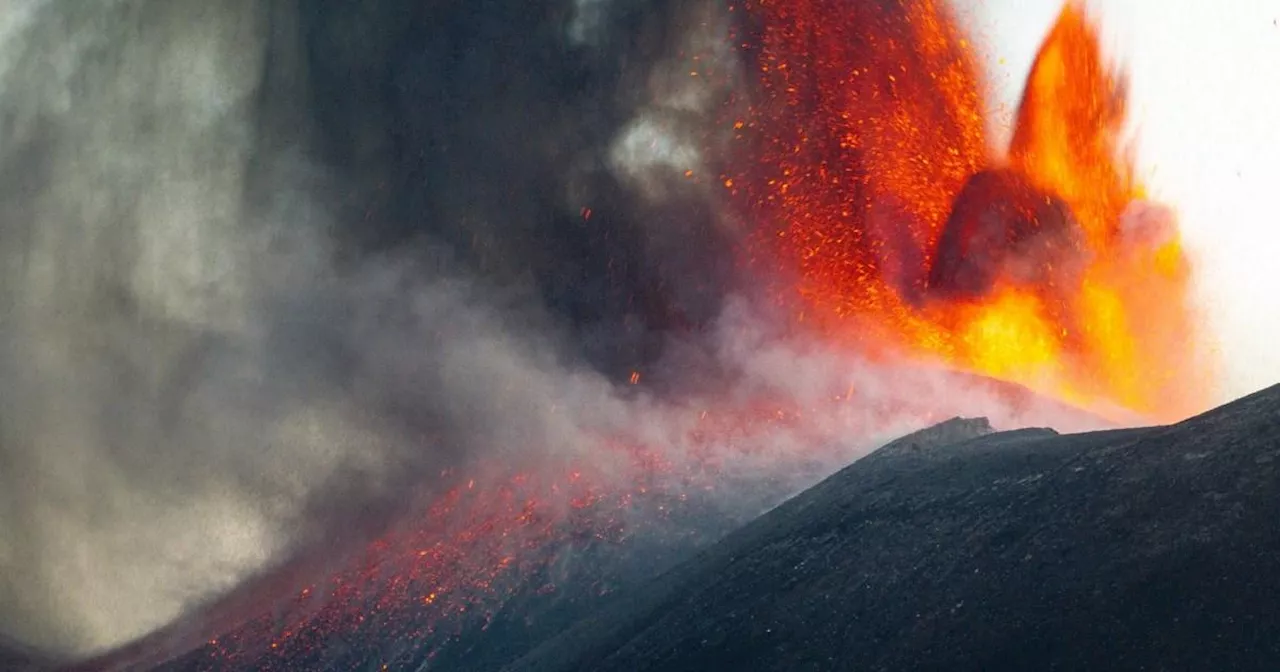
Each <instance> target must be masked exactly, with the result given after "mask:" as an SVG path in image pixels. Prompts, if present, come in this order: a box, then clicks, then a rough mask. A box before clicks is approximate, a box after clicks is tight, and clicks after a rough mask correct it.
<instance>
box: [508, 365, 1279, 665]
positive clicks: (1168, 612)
mask: <svg viewBox="0 0 1280 672" xmlns="http://www.w3.org/2000/svg"><path fill="white" fill-rule="evenodd" d="M988 432H989V428H987V427H986V425H985V423H982V422H978V421H951V422H950V423H945V424H944V425H943V426H940V427H938V428H934V429H932V430H926V432H925V433H920V434H915V435H912V436H909V437H904V438H903V439H901V440H898V441H895V442H894V443H892V444H890V445H888V446H886V447H885V448H883V449H881V450H880V451H878V452H876V453H874V454H872V455H871V456H869V457H867V458H865V459H863V460H861V461H859V462H857V463H855V464H854V465H852V466H850V467H848V468H846V469H844V470H843V471H841V472H839V473H837V474H836V475H834V476H832V477H831V478H829V479H827V480H826V481H824V482H822V483H820V484H819V485H817V486H815V487H814V488H812V489H810V490H808V491H806V492H805V493H803V494H801V495H799V496H797V497H795V498H794V499H792V500H790V501H788V502H786V503H784V504H783V505H781V506H779V507H778V508H776V509H775V510H773V511H772V512H770V513H768V514H766V515H764V516H763V517H761V518H759V519H757V520H756V521H754V522H753V523H751V524H749V525H747V526H746V527H744V528H742V529H740V530H739V531H737V532H735V533H733V534H731V535H730V536H729V537H727V538H726V539H724V540H723V541H722V542H720V543H719V544H717V545H716V546H714V547H712V548H711V549H709V550H707V551H705V552H703V553H702V554H700V555H699V556H698V557H697V558H695V559H694V560H692V561H689V562H687V563H684V564H682V565H681V566H679V567H677V568H676V569H674V570H672V571H670V572H667V573H666V574H664V575H663V576H661V577H659V578H658V579H656V580H655V581H653V582H651V583H650V584H649V585H646V586H645V587H644V588H643V589H641V590H638V591H635V592H633V593H632V594H630V595H629V596H627V597H626V599H624V600H621V601H620V602H619V603H617V604H615V605H614V606H613V607H612V608H611V609H609V610H607V611H605V612H603V613H600V614H598V615H597V616H595V617H593V618H590V619H588V620H586V621H583V622H581V623H579V624H578V625H577V626H575V627H574V628H573V629H571V630H569V631H567V632H565V633H564V634H563V635H561V636H560V637H558V638H557V639H555V640H552V641H551V642H548V643H547V644H545V645H543V646H542V647H540V648H539V649H537V650H535V651H534V652H533V653H532V654H530V655H528V656H526V657H525V658H523V659H522V660H521V661H519V662H518V663H517V664H515V665H513V666H510V667H509V668H508V669H510V670H512V671H513V672H517V671H518V672H526V671H527V672H532V671H535V670H536V671H539V672H542V671H551V670H712V669H716V670H720V669H723V670H827V669H842V670H844V669H856V670H948V671H954V670H1077V669H1135V670H1136V669H1146V670H1174V669H1177V670H1188V669H1204V670H1227V669H1230V670H1274V669H1277V668H1278V667H1280V618H1277V617H1276V614H1277V613H1280V524H1278V523H1277V518H1278V517H1280V473H1278V472H1277V465H1278V464H1280V387H1276V388H1272V389H1270V390H1267V391H1264V392H1260V393H1258V394H1255V395H1253V396H1250V397H1247V398H1245V399H1242V400H1240V401H1237V402H1234V403H1232V404H1229V405H1227V406H1224V407H1222V408H1219V409H1217V410H1214V411H1211V412H1209V413H1206V414H1204V415H1202V416H1199V417H1196V418H1193V419H1191V420H1188V421H1185V422H1183V423H1180V424H1177V425H1173V426H1169V427H1155V428H1145V429H1130V430H1117V431H1107V432H1096V433H1090V434H1079V435H1067V436H1059V435H1057V434H1056V433H1054V432H1052V431H1049V430H1022V431H1016V432H1003V433H988Z"/></svg>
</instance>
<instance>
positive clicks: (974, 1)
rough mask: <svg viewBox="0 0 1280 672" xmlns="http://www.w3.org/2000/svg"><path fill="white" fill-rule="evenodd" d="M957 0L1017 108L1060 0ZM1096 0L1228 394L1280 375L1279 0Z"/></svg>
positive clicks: (1001, 95)
mask: <svg viewBox="0 0 1280 672" xmlns="http://www.w3.org/2000/svg"><path fill="white" fill-rule="evenodd" d="M957 4H958V6H959V7H960V8H961V12H962V13H966V18H967V19H968V20H969V22H970V24H971V26H972V30H973V31H974V33H975V36H976V37H977V38H979V39H978V41H979V42H980V43H981V44H982V45H983V48H984V49H985V52H986V53H985V59H986V61H987V63H986V65H987V73H988V76H989V78H990V81H989V84H990V85H991V86H992V88H993V89H994V94H995V95H996V98H997V108H998V109H997V110H996V113H997V114H998V115H1004V116H1006V117H1007V116H1009V115H1011V113H1012V111H1013V109H1014V108H1015V107H1016V105H1017V100H1018V97H1019V96H1020V94H1021V90H1022V82H1023V78H1024V77H1025V76H1026V73H1027V71H1028V70H1029V69H1030V67H1031V61H1032V59H1033V58H1034V56H1035V51H1036V49H1037V48H1038V47H1039V44H1040V41H1041V39H1042V38H1043V37H1044V35H1045V34H1046V33H1047V32H1048V30H1049V27H1050V26H1051V24H1052V23H1053V20H1054V19H1055V18H1056V16H1057V14H1058V12H1059V10H1060V9H1061V7H1062V0H960V2H958V3H957ZM1086 6H1087V7H1088V8H1089V11H1090V14H1091V15H1092V16H1093V17H1094V18H1095V19H1096V20H1097V21H1098V22H1099V24H1100V25H1101V27H1102V32H1103V35H1104V48H1106V49H1107V50H1108V53H1109V55H1110V56H1111V57H1113V58H1115V59H1116V61H1117V62H1119V63H1121V64H1122V65H1124V66H1125V67H1126V69H1127V70H1128V72H1129V74H1130V80H1131V81H1130V93H1131V101H1130V103H1131V111H1130V114H1131V117H1132V118H1131V122H1132V132H1133V134H1134V135H1133V137H1134V139H1135V140H1136V143H1137V159H1138V166H1137V168H1138V170H1139V173H1140V174H1141V175H1142V176H1143V177H1144V178H1145V181H1146V184H1147V186H1148V188H1149V191H1150V192H1151V194H1152V196H1153V197H1154V198H1155V199H1156V200H1159V201H1161V202H1163V203H1165V204H1167V205H1170V206H1172V207H1174V208H1175V209H1176V210H1177V212H1178V214H1179V217H1180V220H1181V226H1182V232H1183V236H1184V240H1185V242H1186V245H1187V248H1188V250H1189V252H1190V253H1191V255H1192V258H1193V260H1194V262H1195V264H1196V269H1197V283H1198V284H1197V289H1198V301H1199V303H1200V306H1199V307H1200V309H1201V310H1202V311H1203V312H1204V314H1205V316H1206V319H1207V320H1208V322H1209V324H1210V330H1211V333H1212V335H1213V338H1214V340H1215V342H1216V347H1217V348H1218V349H1219V350H1220V357H1221V361H1222V363H1223V372H1222V380H1221V381H1220V385H1221V388H1220V393H1219V394H1220V397H1221V400H1222V401H1226V400H1228V399H1232V398H1236V397H1239V396H1241V395H1244V394H1248V393H1249V392H1252V391H1255V390H1258V389H1261V388H1263V387H1267V386H1270V385H1272V384H1276V383H1280V207H1278V206H1277V202H1278V201H1280V0H1231V1H1230V2H1213V1H1212V0H1090V1H1089V2H1087V3H1086ZM1228 7H1229V9H1225V8H1228Z"/></svg>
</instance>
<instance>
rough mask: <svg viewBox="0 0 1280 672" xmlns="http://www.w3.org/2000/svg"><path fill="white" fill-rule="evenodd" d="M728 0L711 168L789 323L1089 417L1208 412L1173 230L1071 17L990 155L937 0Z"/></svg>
mask: <svg viewBox="0 0 1280 672" xmlns="http://www.w3.org/2000/svg"><path fill="white" fill-rule="evenodd" d="M743 8H744V9H746V10H747V11H748V12H749V14H750V16H751V17H752V18H753V19H754V20H755V24H754V25H755V26H756V28H755V31H754V34H750V35H746V36H744V37H743V38H742V39H741V40H740V42H741V43H742V45H743V47H744V48H745V49H747V50H749V51H750V52H751V53H752V55H753V57H754V63H755V64H756V68H757V70H758V72H757V75H758V83H759V94H760V95H758V96H757V97H756V98H755V99H754V102H753V104H752V106H751V107H750V109H749V110H748V111H747V112H746V114H745V117H744V118H741V119H738V120H736V123H735V127H736V128H738V129H739V135H738V139H739V144H740V147H741V148H742V155H741V160H739V161H738V162H737V164H736V168H735V169H734V171H733V172H732V173H731V174H728V175H726V176H725V181H726V185H727V186H728V187H729V189H730V191H731V193H732V194H733V195H734V196H735V197H737V198H738V199H739V202H741V203H743V204H745V205H746V206H747V208H748V212H749V217H750V219H751V220H752V222H753V225H754V226H753V234H752V237H751V240H750V242H749V244H748V246H747V249H748V252H749V257H750V259H749V263H752V264H763V265H765V266H767V267H769V269H770V270H772V271H778V270H779V266H781V270H782V271H784V275H786V277H788V278H791V279H790V280H787V281H786V282H784V283H781V287H780V292H779V296H780V298H781V299H783V300H784V301H788V302H791V303H794V304H795V305H797V306H798V308H796V313H795V314H796V317H797V321H798V322H799V323H803V324H806V325H809V326H810V327H812V328H815V329H818V330H821V331H824V332H827V333H829V334H832V335H834V336H835V337H838V338H845V339H849V340H851V341H853V344H854V346H855V347H858V348H860V349H862V350H864V351H866V352H869V353H876V354H882V355H884V356H895V357H903V356H905V357H908V358H914V359H935V360H936V359H941V360H942V361H943V362H945V363H947V364H949V365H950V366H953V367H957V368H961V369H965V370H970V371H974V372H977V373H982V374H986V375H991V376H995V377H999V378H1002V379H1005V380H1010V381H1014V382H1018V383H1022V384H1024V385H1027V386H1029V387H1031V388H1033V389H1036V390H1038V391H1041V392H1045V393H1049V394H1053V395H1055V396H1057V397H1059V398H1062V399H1065V400H1067V401H1070V402H1073V403H1075V404H1078V405H1081V406H1085V407H1088V408H1091V409H1094V410H1097V411H1100V412H1103V413H1105V412H1107V409H1116V408H1119V409H1124V410H1125V411H1127V412H1128V413H1137V414H1139V415H1141V416H1144V417H1146V418H1148V419H1151V420H1173V419H1179V418H1181V417H1185V416H1187V415H1189V414H1191V413H1194V412H1197V411H1199V410H1202V409H1203V408H1205V407H1207V406H1208V405H1209V404H1210V402H1211V401H1212V396H1211V395H1212V387H1211V383H1212V376H1211V375H1210V372H1211V367H1210V366H1209V364H1208V362H1207V359H1206V357H1205V354H1204V353H1203V352H1201V350H1200V348H1198V347H1197V344H1198V343H1199V340H1200V339H1198V337H1197V335H1196V331H1197V329H1196V327H1197V324H1196V319H1195V315H1194V313H1193V311H1192V309H1191V307H1190V302H1189V300H1188V299H1189V287H1190V269H1189V265H1188V263H1187V259H1186V256H1185V254H1184V252H1183V250H1182V247H1181V244H1180V242H1179V237H1178V233H1177V226H1176V222H1175V221H1174V219H1173V217H1172V216H1171V215H1169V214H1168V212H1167V211H1166V210H1164V209H1161V208H1159V207H1158V206H1155V205H1153V204H1149V203H1147V202H1146V201H1145V193H1144V189H1143V186H1142V185H1141V184H1140V183H1139V181H1138V179H1137V178H1136V177H1135V175H1134V169H1133V166H1132V161H1131V158H1130V156H1129V155H1128V154H1127V153H1126V152H1125V151H1124V147H1123V146H1122V138H1121V128H1122V125H1123V123H1124V121H1125V112H1126V92H1125V86H1124V81H1123V78H1122V77H1121V76H1120V74H1119V73H1118V72H1116V71H1115V70H1114V69H1113V68H1111V67H1110V66H1109V64H1108V63H1107V62H1106V60H1105V59H1104V58H1103V55H1102V53H1101V50H1100V48H1099V43H1098V35H1097V32H1096V29H1095V27H1094V25H1093V24H1092V23H1091V22H1090V20H1089V19H1088V17H1087V16H1086V15H1085V14H1084V11H1083V9H1082V8H1080V7H1079V6H1077V5H1076V4H1073V3H1072V4H1068V5H1067V6H1066V7H1065V8H1064V9H1063V11H1062V13H1061V15H1060V16H1059V19H1058V22H1057V24H1056V26H1055V27H1054V28H1053V30H1052V31H1051V32H1050V34H1049V35H1048V37H1047V38H1046V40H1045V42H1044V44H1043V46H1042V48H1041V50H1040V52H1039V54H1038V56H1037V58H1036V61H1035V65H1034V66H1033V68H1032V71H1031V73H1030V76H1029V77H1028V80H1027V85H1026V89H1025V93H1024V97H1023V100H1022V103H1021V105H1020V107H1019V110H1018V114H1017V118H1016V128H1015V132H1014V135H1013V140H1012V142H1011V146H1010V147H1009V148H1008V150H1007V151H1001V150H999V149H997V148H993V147H992V146H991V145H990V143H989V141H988V138H987V136H986V132H985V128H986V125H985V122H986V116H985V110H984V109H983V105H982V94H983V91H984V89H983V86H982V80H981V78H980V75H979V73H978V70H977V68H976V66H975V56H974V52H973V50H972V47H971V45H970V43H969V42H968V40H967V39H966V38H965V36H964V34H963V32H962V31H961V30H960V29H959V28H958V27H957V24H956V22H955V21H954V20H953V18H952V15H951V11H950V8H949V7H948V5H947V4H946V3H945V2H941V1H939V0H926V1H922V2H913V3H905V2H886V3H880V2H876V3H849V2H844V1H843V0H786V1H785V2H783V1H781V0H749V1H748V2H745V3H744V5H743ZM966 185H969V186H966ZM962 190H963V191H964V192H965V193H964V198H962V199H960V200H957V197H958V196H961V195H962ZM949 227H950V228H953V229H954V231H949ZM797 298H798V299H799V301H795V299H797Z"/></svg>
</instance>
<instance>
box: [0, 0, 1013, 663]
mask: <svg viewBox="0 0 1280 672" xmlns="http://www.w3.org/2000/svg"><path fill="white" fill-rule="evenodd" d="M725 21H727V19H726V17H725V16H724V14H723V13H722V11H721V10H720V9H717V7H716V4H715V3H678V2H674V1H672V0H668V1H659V2H652V3H631V2H623V1H622V0H615V1H614V2H604V1H594V2H586V1H584V0H578V1H576V2H570V1H568V0H564V1H561V2H557V1H546V2H535V3H530V2H526V1H523V0H491V1H486V2H450V1H447V0H446V1H442V2H425V3H424V2H408V1H405V2H381V3H340V2H336V1H329V0H317V1H315V2H307V3H302V2H300V1H297V0H274V1H268V0H230V1H227V2H219V3H207V2H196V1H194V0H109V1H102V2H95V3H57V2H52V1H47V0H20V1H17V2H13V3H10V8H9V9H7V10H6V12H5V16H4V17H2V18H0V237H2V238H3V240H2V243H0V273H2V274H3V276H2V280H0V301H3V312H2V313H0V319H2V320H3V329H0V404H2V405H0V408H2V411H0V632H3V633H4V634H5V635H6V636H8V637H11V638H13V639H16V640H19V641H21V642H23V643H24V644H28V645H32V646H35V647H37V648H40V649H42V650H45V651H49V652H51V653H54V654H57V655H60V656H64V657H80V656H83V655H86V654H89V653H93V652H97V651H101V650H104V649H107V648H110V647H113V646H116V645H119V644H121V643H124V642H126V641H128V640H130V639H133V638H136V637H138V636H141V635H144V634H146V633H147V632H149V631H151V630H153V629H155V628H157V627H160V626H163V625H164V624H165V623H168V622H170V621H172V620H173V619H175V618H177V617H179V616H181V615H182V614H183V613H185V612H186V611H187V610H189V609H191V608H193V607H195V606H197V605H199V604H201V603H202V602H204V601H205V600H208V599H211V598H213V597H215V596H217V595H218V594H220V593H222V592H224V591H227V590H229V589H230V588H232V587H233V586H235V585H236V584H238V583H239V582H241V581H243V580H244V579H246V578H247V577H251V576H253V575H255V574H256V573H259V572H261V571H264V570H266V569H269V568H271V567H273V566H275V565H277V564H279V563H281V562H284V561H285V560H287V559H288V558H289V557H291V555H292V554H295V553H298V552H299V549H315V548H317V547H323V548H326V549H336V548H340V547H348V546H350V545H351V544H352V543H354V542H355V541H357V540H358V538H360V537H362V535H371V534H376V533H377V531H378V530H379V529H381V527H382V526H383V525H385V524H387V523H389V522H390V520H391V519H392V517H393V516H394V515H395V514H396V512H397V510H398V507H399V506H400V505H401V503H402V502H403V501H405V500H407V499H409V498H410V495H411V494H412V493H417V492H419V491H421V490H423V489H429V488H431V487H432V486H433V485H434V484H436V483H437V482H438V479H439V476H440V474H441V473H442V472H443V471H446V470H448V469H449V468H455V467H457V468H462V467H465V466H466V465H467V464H469V463H471V462H472V461H474V460H476V459H477V458H478V457H479V456H484V457H489V458H500V459H509V460H510V462H511V463H513V464H535V465H536V464H537V463H539V462H540V461H541V460H543V459H545V458H547V457H548V456H556V455H560V456H563V455H571V454H577V455H589V454H591V451H592V446H593V443H592V442H593V441H594V440H595V438H596V437H598V436H600V435H601V434H602V433H608V432H620V433H627V434H641V435H643V437H644V438H645V439H646V440H650V441H653V442H656V443H659V444H662V445H669V446H671V450H672V451H673V453H675V452H677V451H679V450H680V442H679V440H678V439H676V438H673V437H675V436H676V435H678V434H680V432H681V431H682V428H684V427H686V426H687V425H688V424H689V423H690V422H691V420H692V418H695V417H696V416H697V414H698V413H699V412H700V411H701V410H702V409H704V408H705V407H706V405H707V404H708V403H711V402H709V401H708V399H709V398H711V397H709V396H707V394H706V393H705V391H704V390H702V389H698V386H702V387H707V386H710V385H711V384H710V383H708V382H707V381H711V380H726V379H733V380H735V381H737V384H736V385H735V387H733V389H734V390H736V394H739V395H746V394H748V393H749V392H751V391H760V390H773V391H781V392H782V393H783V394H785V395H787V396H788V397H789V398H791V399H795V400H799V401H802V402H803V401H807V400H809V399H810V398H812V399H818V398H823V397H826V396H829V395H830V394H831V393H832V391H833V390H837V389H838V390H843V389H844V388H846V387H848V386H849V385H850V384H851V381H850V380H849V377H850V375H855V376H858V377H859V379H858V381H857V383H858V385H859V387H860V389H866V390H869V391H868V394H870V395H872V397H873V398H882V397H883V398H887V397H889V396H892V395H891V392H892V390H890V389H888V388H889V387H891V386H892V383H890V382H888V381H887V377H886V376H883V375H880V374H877V373H876V372H875V370H874V368H872V367H869V366H866V365H864V364H863V363H861V362H858V361H856V360H852V359H850V358H848V357H847V356H846V355H842V354H840V353H838V352H836V351H833V350H830V349H827V348H825V347H824V346H822V345H821V344H818V343H804V342H798V341H789V340H786V339H785V338H784V336H783V335H781V334H780V333H775V332H773V331H772V330H770V329H769V328H767V327H766V326H764V325H767V324H768V323H769V320H768V319H764V318H762V317H761V316H760V315H759V314H758V312H757V311H756V309H754V308H752V307H751V303H750V302H749V301H743V300H741V299H732V300H731V299H730V298H729V297H730V295H731V291H730V290H731V289H742V288H743V287H744V285H743V284H742V283H740V282H738V279H737V278H735V277H734V276H733V273H732V270H731V264H730V263H729V262H730V259H729V253H728V247H729V245H728V244H729V243H730V242H731V241H732V240H733V237H734V227H733V225H732V222H731V220H730V219H728V218H726V217H724V216H722V214H721V213H720V212H719V211H718V209H717V207H716V200H715V187H716V184H715V181H714V180H708V179H706V177H707V176H711V175H715V174H718V173H719V171H718V166H717V165H716V162H717V161H718V160H719V159H718V158H717V157H718V156H719V153H718V152H717V147H718V143H720V142H722V141H724V139H723V138H720V137H717V136H716V135H715V133H713V132H712V130H713V129H714V128H715V126H714V115H715V114H716V112H717V111H718V110H720V109H723V105H724V103H725V102H726V101H727V100H728V99H729V96H730V94H731V92H732V91H733V90H734V89H735V87H737V86H738V85H739V84H740V83H739V82H738V80H737V77H738V74H737V67H738V65H737V63H736V62H735V61H734V60H733V58H732V57H731V55H730V54H728V53H727V52H724V51H717V50H716V49H715V48H712V47H710V46H709V45H713V44H721V43H723V40H720V37H721V36H722V35H723V31H725V30H727V24H726V23H725ZM694 54H697V55H699V57H700V58H701V59H703V60H701V61H699V62H698V63H697V64H696V65H694V66H692V67H694V68H697V69H700V72H701V74H702V75H703V77H702V78H701V79H700V80H699V81H698V82H696V83H695V82H691V81H688V80H692V79H695V78H691V77H687V74H688V72H689V71H690V67H691V66H690V62H689V59H690V58H691V56H692V55H694ZM687 171H694V177H695V178H696V179H689V177H688V176H687V175H686V173H687ZM748 294H749V292H748ZM765 317H767V316H765ZM635 370H642V371H644V372H645V379H644V384H643V385H640V386H629V385H627V384H626V381H627V379H628V376H629V375H630V373H631V372H632V371H635ZM850 372H852V373H850ZM931 380H932V379H931ZM930 385H931V386H933V387H937V386H942V387H943V388H945V389H944V390H938V394H939V396H943V394H944V392H945V393H948V394H949V393H950V392H952V391H954V390H955V389H956V386H955V385H954V384H951V383H947V382H946V381H943V380H941V379H938V380H937V381H933V382H930ZM877 390H878V391H877ZM931 394H932V392H931ZM715 399H716V401H715V403H723V402H722V401H721V400H720V399H719V397H715ZM981 399H982V400H984V401H983V402H982V403H985V400H986V399H987V398H986V397H982V398H981ZM968 400H969V401H972V402H973V403H974V404H979V403H980V402H979V396H970V397H968ZM731 401H732V399H730V402H731ZM552 408H554V409H559V410H558V411H556V412H551V411H550V410H549V409H552ZM849 412H851V413H864V414H872V413H873V412H874V409H872V408H871V407H870V406H865V407H858V408H853V409H851V410H850V411H849ZM846 420H847V419H846ZM1010 421H1011V422H1016V421H1017V420H1016V419H1013V418H1012V417H1011V419H1010ZM847 426H848V424H847V422H845V421H844V420H839V419H836V420H832V422H831V423H830V426H822V425H818V426H815V427H813V428H810V429H807V430H806V432H807V433H800V432H795V433H789V434H786V435H785V436H784V435H782V434H775V435H771V436H770V437H768V440H769V441H770V442H772V443H771V445H773V447H771V448H770V450H769V452H768V455H771V456H773V457H772V459H773V460H774V461H773V462H769V463H768V464H756V465H744V466H743V468H744V469H768V468H777V464H778V463H779V462H778V461H779V460H781V459H783V457H784V456H785V455H787V454H788V453H787V451H788V449H789V448H788V446H789V444H788V441H791V442H794V443H796V445H799V443H800V442H812V441H813V440H815V439H814V437H815V436H819V437H822V439H823V440H830V439H831V436H832V435H834V434H835V433H837V432H838V431H839V429H840V428H842V427H847ZM888 429H896V428H888ZM762 440H763V439H762ZM866 447H869V446H859V447H858V449H864V448H866ZM852 454H853V453H850V452H845V453H841V454H840V457H841V458H846V457H850V456H852ZM762 459H765V461H766V462H768V460H767V459H766V458H762ZM620 468H621V467H620Z"/></svg>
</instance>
